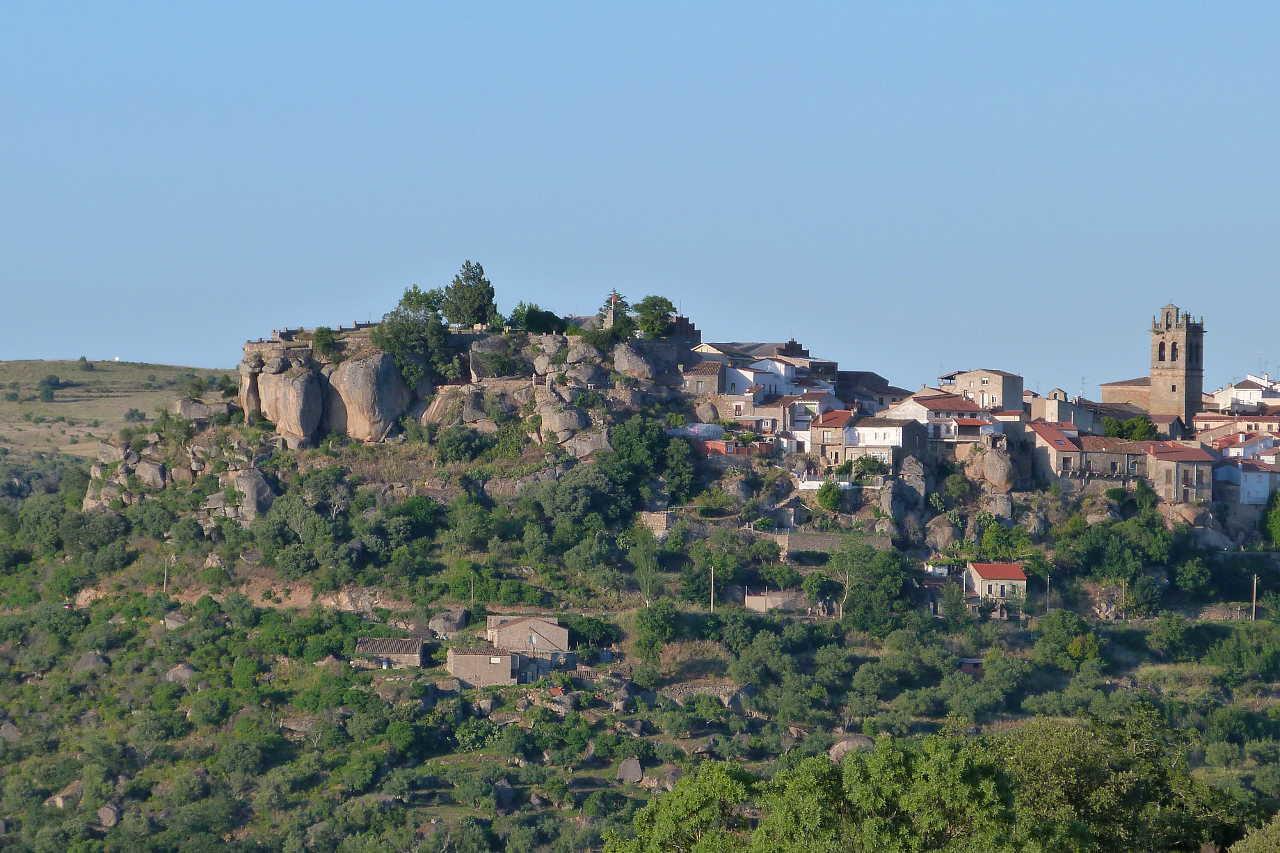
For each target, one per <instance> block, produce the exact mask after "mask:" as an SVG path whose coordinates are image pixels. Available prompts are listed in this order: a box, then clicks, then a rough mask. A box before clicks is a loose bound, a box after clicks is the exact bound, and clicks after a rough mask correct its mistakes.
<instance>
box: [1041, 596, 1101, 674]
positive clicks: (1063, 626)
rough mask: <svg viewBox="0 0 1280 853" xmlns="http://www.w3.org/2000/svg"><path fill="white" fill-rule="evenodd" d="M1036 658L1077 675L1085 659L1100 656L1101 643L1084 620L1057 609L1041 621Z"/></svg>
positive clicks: (1042, 662) (1068, 611)
mask: <svg viewBox="0 0 1280 853" xmlns="http://www.w3.org/2000/svg"><path fill="white" fill-rule="evenodd" d="M1037 628H1038V631H1039V637H1038V638H1037V639H1036V644H1035V646H1034V647H1033V649H1032V652H1031V656H1032V659H1033V660H1034V661H1035V662H1036V663H1039V664H1046V665H1051V666H1057V667H1059V668H1061V669H1065V670H1067V671H1068V672H1075V670H1076V669H1077V668H1078V667H1079V666H1080V664H1081V663H1082V662H1083V661H1085V660H1090V659H1096V658H1098V657H1100V656H1101V655H1100V652H1101V650H1100V648H1099V644H1098V640H1097V638H1096V637H1094V636H1093V634H1092V633H1091V632H1090V631H1089V626H1088V625H1087V624H1086V623H1085V621H1084V620H1083V619H1081V618H1080V617H1079V616H1077V615H1076V614H1075V613H1072V612H1071V611H1070V610H1055V611H1053V612H1052V613H1048V614H1046V615H1045V616H1044V617H1042V618H1041V619H1040V622H1039V624H1038V625H1037Z"/></svg>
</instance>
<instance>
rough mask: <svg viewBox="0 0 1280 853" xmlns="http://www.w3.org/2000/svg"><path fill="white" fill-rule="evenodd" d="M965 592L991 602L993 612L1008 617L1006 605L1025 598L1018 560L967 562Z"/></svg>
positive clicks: (1025, 579) (1025, 592)
mask: <svg viewBox="0 0 1280 853" xmlns="http://www.w3.org/2000/svg"><path fill="white" fill-rule="evenodd" d="M965 586H966V587H967V589H966V590H965V592H966V593H968V594H969V596H970V597H972V598H976V599H978V600H979V601H980V602H988V603H990V604H992V605H994V606H995V610H994V612H993V615H995V616H997V617H998V618H1000V619H1007V618H1009V609H1008V606H1009V605H1010V604H1013V603H1021V602H1023V601H1026V598H1027V573H1026V572H1025V571H1023V569H1022V564H1021V563H969V564H968V571H967V572H966V574H965Z"/></svg>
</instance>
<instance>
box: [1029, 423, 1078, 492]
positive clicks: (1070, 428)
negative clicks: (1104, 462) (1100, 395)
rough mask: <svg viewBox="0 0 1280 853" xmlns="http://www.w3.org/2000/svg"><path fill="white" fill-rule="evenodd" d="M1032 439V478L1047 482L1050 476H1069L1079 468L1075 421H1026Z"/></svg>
mask: <svg viewBox="0 0 1280 853" xmlns="http://www.w3.org/2000/svg"><path fill="white" fill-rule="evenodd" d="M1027 429H1028V430H1029V431H1030V433H1031V436H1032V439H1033V442H1032V451H1031V458H1032V465H1033V468H1034V469H1035V473H1036V478H1037V479H1038V480H1040V481H1041V482H1048V481H1049V480H1051V479H1052V478H1054V477H1073V476H1075V474H1076V472H1078V471H1079V470H1080V456H1081V450H1080V443H1079V439H1080V431H1079V430H1078V429H1077V428H1076V425H1075V424H1071V423H1057V422H1053V421H1040V420H1036V421H1032V422H1031V423H1029V424H1027Z"/></svg>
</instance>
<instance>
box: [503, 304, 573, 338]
mask: <svg viewBox="0 0 1280 853" xmlns="http://www.w3.org/2000/svg"><path fill="white" fill-rule="evenodd" d="M507 324H508V325H510V326H511V328H513V329H521V330H523V331H526V332H530V333H532V334H535V335H547V334H561V333H563V332H564V330H565V329H566V328H567V327H568V325H569V324H568V323H566V322H565V320H564V318H563V317H561V316H559V315H557V314H555V313H553V312H551V311H544V310H542V308H540V307H538V305H537V304H536V303H532V302H520V303H518V304H517V305H516V307H515V308H513V309H512V311H511V316H510V317H509V318H508V319H507Z"/></svg>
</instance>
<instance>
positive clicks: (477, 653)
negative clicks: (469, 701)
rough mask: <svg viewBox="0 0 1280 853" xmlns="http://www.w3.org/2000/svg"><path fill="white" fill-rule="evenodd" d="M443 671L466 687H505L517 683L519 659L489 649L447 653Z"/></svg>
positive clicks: (506, 653) (515, 655) (477, 648)
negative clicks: (446, 670)
mask: <svg viewBox="0 0 1280 853" xmlns="http://www.w3.org/2000/svg"><path fill="white" fill-rule="evenodd" d="M445 668H446V669H448V671H449V674H450V675H452V676H453V677H454V678H456V679H458V681H459V682H460V683H461V684H462V685H463V686H465V687H495V686H505V685H509V684H515V683H516V681H517V674H518V672H519V670H520V656H519V655H517V654H512V653H511V652H507V651H502V650H499V649H495V648H493V647H492V646H472V647H468V648H458V649H449V651H448V653H447V655H446V657H445Z"/></svg>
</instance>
